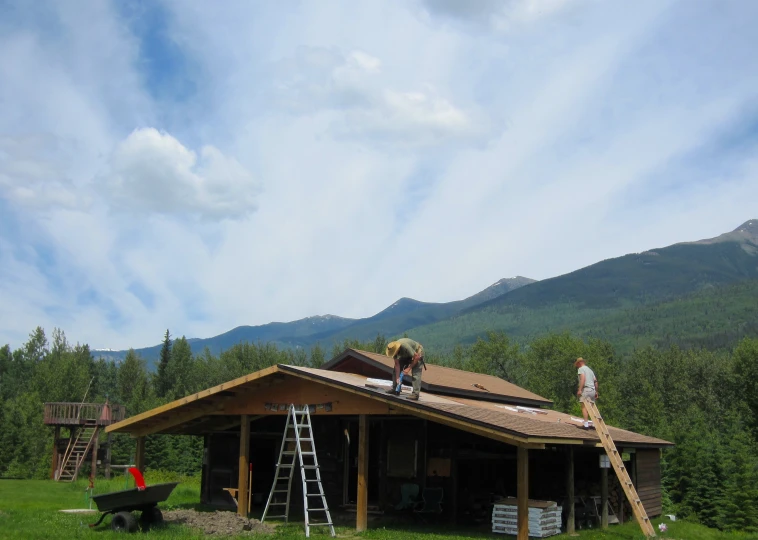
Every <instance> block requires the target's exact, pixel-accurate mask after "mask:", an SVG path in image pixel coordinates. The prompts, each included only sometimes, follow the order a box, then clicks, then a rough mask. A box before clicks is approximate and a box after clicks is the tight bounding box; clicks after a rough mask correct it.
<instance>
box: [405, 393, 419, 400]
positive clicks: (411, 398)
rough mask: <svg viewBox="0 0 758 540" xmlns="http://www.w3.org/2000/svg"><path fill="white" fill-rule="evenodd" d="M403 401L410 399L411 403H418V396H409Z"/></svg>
mask: <svg viewBox="0 0 758 540" xmlns="http://www.w3.org/2000/svg"><path fill="white" fill-rule="evenodd" d="M405 399H410V400H411V401H418V394H411V395H410V396H408V397H406V398H405Z"/></svg>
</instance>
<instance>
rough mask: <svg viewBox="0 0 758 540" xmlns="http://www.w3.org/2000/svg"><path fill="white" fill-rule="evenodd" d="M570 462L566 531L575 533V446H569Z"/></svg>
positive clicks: (568, 467) (568, 464)
mask: <svg viewBox="0 0 758 540" xmlns="http://www.w3.org/2000/svg"><path fill="white" fill-rule="evenodd" d="M567 455H568V463H567V470H568V471H567V475H566V494H567V495H568V497H567V498H568V503H567V504H568V518H567V519H566V532H567V533H568V534H574V533H575V532H576V515H575V514H576V508H575V503H574V448H573V447H571V446H569V448H568V453H567Z"/></svg>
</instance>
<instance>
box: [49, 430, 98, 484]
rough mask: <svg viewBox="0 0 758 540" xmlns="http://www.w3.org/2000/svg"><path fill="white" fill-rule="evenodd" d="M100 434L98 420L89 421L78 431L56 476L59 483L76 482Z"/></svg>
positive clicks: (67, 448)
mask: <svg viewBox="0 0 758 540" xmlns="http://www.w3.org/2000/svg"><path fill="white" fill-rule="evenodd" d="M99 433H100V426H99V425H98V424H97V420H87V421H86V422H85V423H84V426H82V428H81V429H78V430H77V433H76V438H74V437H73V435H72V436H71V439H70V440H69V442H68V447H66V453H65V454H63V460H62V461H61V466H60V469H58V471H56V474H55V479H56V480H57V481H59V482H74V481H75V480H76V477H77V476H78V475H79V469H80V468H81V466H82V463H84V458H85V457H87V454H88V453H89V451H90V449H91V448H93V442H94V441H95V440H97V436H98V434H99ZM72 441H73V442H72ZM93 452H94V449H93Z"/></svg>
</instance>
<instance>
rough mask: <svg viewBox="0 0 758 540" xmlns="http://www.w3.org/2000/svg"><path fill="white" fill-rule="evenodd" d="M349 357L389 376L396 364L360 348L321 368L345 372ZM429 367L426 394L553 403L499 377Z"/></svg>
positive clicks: (424, 380) (424, 381)
mask: <svg viewBox="0 0 758 540" xmlns="http://www.w3.org/2000/svg"><path fill="white" fill-rule="evenodd" d="M350 358H354V359H356V360H359V361H361V362H365V363H368V364H369V365H372V366H374V367H376V368H378V369H380V370H381V371H383V372H384V373H386V374H387V375H388V376H389V375H391V374H392V371H393V370H394V368H395V362H394V360H393V359H392V358H390V357H389V356H385V355H383V354H376V353H372V352H368V351H361V350H358V349H347V350H346V351H345V352H344V353H342V354H341V355H339V356H337V357H336V358H334V359H333V360H331V361H329V362H327V363H326V364H324V365H323V366H322V367H321V369H327V370H331V371H346V370H344V369H339V368H340V365H344V364H345V363H346V360H348V359H350ZM426 367H427V369H426V370H425V371H424V372H423V375H422V376H421V390H423V391H426V392H433V393H435V394H445V395H456V396H462V397H471V398H474V399H484V400H488V401H499V402H504V403H517V404H520V405H529V406H536V407H540V406H546V405H552V404H553V402H552V401H550V400H549V399H547V398H544V397H542V396H539V395H537V394H535V393H534V392H530V391H529V390H526V389H524V388H521V387H520V386H516V385H515V384H513V383H510V382H508V381H506V380H504V379H500V378H499V377H493V376H492V375H485V374H483V373H474V372H471V371H463V370H461V369H454V368H450V367H446V366H440V365H437V364H429V363H427V364H426ZM474 385H479V386H478V387H477V386H474Z"/></svg>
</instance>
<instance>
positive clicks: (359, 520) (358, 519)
mask: <svg viewBox="0 0 758 540" xmlns="http://www.w3.org/2000/svg"><path fill="white" fill-rule="evenodd" d="M355 514H356V515H355V530H356V531H358V532H362V531H365V530H366V528H367V525H368V417H367V416H366V415H365V414H361V415H358V505H357V507H356V513H355Z"/></svg>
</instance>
